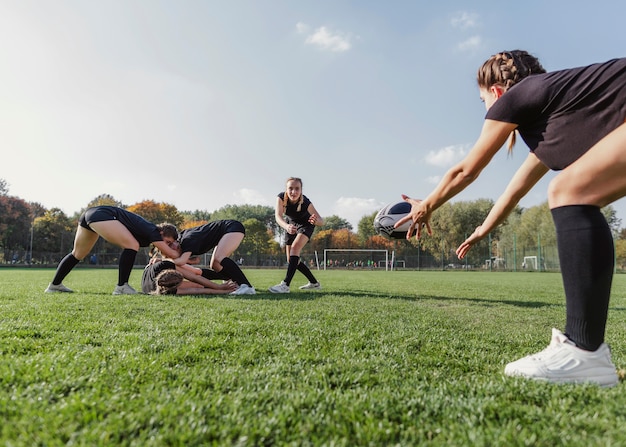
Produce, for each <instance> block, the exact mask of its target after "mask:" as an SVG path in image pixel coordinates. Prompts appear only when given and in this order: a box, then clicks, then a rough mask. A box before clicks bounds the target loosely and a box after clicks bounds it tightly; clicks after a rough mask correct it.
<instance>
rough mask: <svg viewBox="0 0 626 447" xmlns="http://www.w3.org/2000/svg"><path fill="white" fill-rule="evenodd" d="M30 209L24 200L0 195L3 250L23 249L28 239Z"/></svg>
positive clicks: (0, 233)
mask: <svg viewBox="0 0 626 447" xmlns="http://www.w3.org/2000/svg"><path fill="white" fill-rule="evenodd" d="M31 222H32V218H31V209H30V206H28V203H26V201H24V200H22V199H20V198H18V197H13V196H8V195H6V194H3V195H0V246H2V248H4V250H5V259H6V258H7V257H8V253H7V250H25V249H26V248H27V247H28V243H29V240H30V237H29V236H30V226H31Z"/></svg>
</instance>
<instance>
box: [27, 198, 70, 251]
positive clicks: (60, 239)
mask: <svg viewBox="0 0 626 447" xmlns="http://www.w3.org/2000/svg"><path fill="white" fill-rule="evenodd" d="M75 231H76V221H75V220H73V219H70V218H68V217H67V215H66V214H65V213H64V212H63V211H62V210H60V209H59V208H52V209H50V210H48V211H46V213H45V214H44V215H43V216H41V217H38V218H36V219H35V221H34V223H33V246H34V247H37V250H40V251H48V252H56V253H61V254H65V252H69V251H70V250H71V248H72V244H73V241H74V232H75Z"/></svg>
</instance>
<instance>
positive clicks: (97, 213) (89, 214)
mask: <svg viewBox="0 0 626 447" xmlns="http://www.w3.org/2000/svg"><path fill="white" fill-rule="evenodd" d="M109 220H117V217H116V216H115V214H113V212H112V211H111V209H109V208H106V207H105V208H99V207H96V208H89V209H88V210H87V211H85V212H84V213H83V214H82V215H81V216H80V218H79V219H78V224H79V225H80V226H81V227H83V228H86V229H87V230H89V231H93V230H92V229H91V227H90V226H89V224H92V223H94V222H106V221H109ZM93 232H94V233H95V231H93Z"/></svg>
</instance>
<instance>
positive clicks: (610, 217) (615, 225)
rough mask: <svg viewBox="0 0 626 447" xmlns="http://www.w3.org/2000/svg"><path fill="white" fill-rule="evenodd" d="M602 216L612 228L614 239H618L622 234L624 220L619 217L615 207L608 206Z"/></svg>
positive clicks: (603, 209) (603, 210)
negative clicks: (620, 233)
mask: <svg viewBox="0 0 626 447" xmlns="http://www.w3.org/2000/svg"><path fill="white" fill-rule="evenodd" d="M602 214H604V217H605V218H606V221H607V223H608V224H609V227H610V228H611V233H612V234H613V237H618V235H619V232H620V227H621V226H622V219H620V218H619V217H617V211H615V208H613V205H608V206H605V207H604V208H602Z"/></svg>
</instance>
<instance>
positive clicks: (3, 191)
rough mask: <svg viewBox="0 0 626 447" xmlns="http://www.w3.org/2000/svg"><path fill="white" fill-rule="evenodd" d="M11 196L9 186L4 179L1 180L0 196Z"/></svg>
mask: <svg viewBox="0 0 626 447" xmlns="http://www.w3.org/2000/svg"><path fill="white" fill-rule="evenodd" d="M8 194H9V184H8V183H7V181H6V180H5V179H3V178H0V196H6V195H8Z"/></svg>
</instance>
